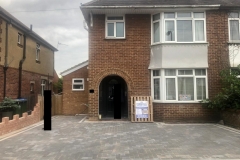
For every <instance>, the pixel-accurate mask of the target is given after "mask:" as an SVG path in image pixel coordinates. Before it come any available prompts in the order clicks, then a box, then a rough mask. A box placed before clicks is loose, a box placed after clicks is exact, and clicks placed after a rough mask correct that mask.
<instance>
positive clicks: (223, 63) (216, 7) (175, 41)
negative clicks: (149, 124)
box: [63, 0, 240, 122]
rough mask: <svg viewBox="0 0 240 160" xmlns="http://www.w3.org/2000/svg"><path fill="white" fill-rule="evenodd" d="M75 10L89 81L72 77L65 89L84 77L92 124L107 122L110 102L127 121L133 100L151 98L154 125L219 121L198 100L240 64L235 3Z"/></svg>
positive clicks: (139, 1) (184, 1)
mask: <svg viewBox="0 0 240 160" xmlns="http://www.w3.org/2000/svg"><path fill="white" fill-rule="evenodd" d="M80 9H81V11H82V14H83V16H84V18H85V21H86V23H87V25H88V32H89V60H88V76H87V77H83V76H82V75H78V74H77V72H78V71H76V70H74V73H76V74H77V75H74V76H72V78H71V79H69V80H68V83H71V82H72V85H73V84H74V79H75V78H84V79H86V78H88V86H86V84H85V86H84V87H85V89H84V91H85V93H86V94H87V95H88V105H89V109H88V114H89V119H90V120H98V118H99V115H101V116H102V118H104V117H110V118H113V117H114V110H113V108H114V103H113V98H118V99H121V116H122V118H124V117H128V118H130V105H131V104H130V103H131V96H151V97H152V99H153V116H154V121H163V122H178V121H180V122H214V121H218V120H219V119H218V114H216V112H214V111H213V110H209V109H207V108H203V107H202V105H201V104H200V103H199V101H201V100H202V99H206V98H211V97H213V96H215V95H216V94H217V93H218V92H219V91H220V89H221V83H220V76H219V73H220V71H221V70H222V69H224V68H227V67H236V66H237V65H238V64H239V63H240V59H239V57H240V55H238V53H239V46H240V45H239V43H240V36H239V30H240V25H239V23H240V1H238V0H221V1H220V0H211V1H205V0H198V1H194V0H181V1H165V0H150V1H145V0H134V1H129V0H121V1H112V0H97V1H91V2H89V3H86V4H82V5H81V6H80ZM234 48H237V50H235V49H234ZM233 55H234V56H233ZM81 69H82V68H81ZM81 69H79V72H80V70H81ZM86 72H87V71H86ZM69 78H70V76H69ZM63 81H64V80H63ZM84 83H85V81H84ZM68 86H71V84H69V85H68ZM87 87H88V90H86V88H87ZM70 88H71V87H69V89H70ZM63 92H65V91H64V89H63ZM71 92H72V93H71ZM71 92H70V91H69V92H68V93H71V94H74V92H73V91H71ZM117 92H118V93H120V94H118V97H114V95H113V93H117ZM82 94H84V93H83V92H82ZM81 96H83V95H81ZM69 97H71V95H69ZM77 98H79V99H80V97H77ZM86 100H87V99H86ZM86 100H84V101H86ZM64 101H67V99H63V103H67V102H64ZM69 103H70V102H69ZM72 106H74V104H73V105H70V106H68V107H67V109H68V110H72V114H73V113H74V114H75V113H77V111H79V110H76V112H75V108H74V107H72Z"/></svg>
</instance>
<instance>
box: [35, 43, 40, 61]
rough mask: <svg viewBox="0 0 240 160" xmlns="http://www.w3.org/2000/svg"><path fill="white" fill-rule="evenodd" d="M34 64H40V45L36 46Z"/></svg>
mask: <svg viewBox="0 0 240 160" xmlns="http://www.w3.org/2000/svg"><path fill="white" fill-rule="evenodd" d="M36 62H40V44H38V43H37V46H36Z"/></svg>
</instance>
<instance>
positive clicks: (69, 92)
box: [61, 61, 89, 115]
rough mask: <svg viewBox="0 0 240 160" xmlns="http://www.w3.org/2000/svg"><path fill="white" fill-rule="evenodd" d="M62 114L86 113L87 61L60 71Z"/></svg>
mask: <svg viewBox="0 0 240 160" xmlns="http://www.w3.org/2000/svg"><path fill="white" fill-rule="evenodd" d="M61 75H62V77H63V109H62V114H64V115H75V114H86V113H88V103H89V102H88V92H89V91H88V61H85V62H82V63H80V64H78V65H76V66H74V67H71V68H69V69H67V70H66V71H63V72H61Z"/></svg>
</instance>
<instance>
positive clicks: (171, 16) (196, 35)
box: [152, 12, 206, 43]
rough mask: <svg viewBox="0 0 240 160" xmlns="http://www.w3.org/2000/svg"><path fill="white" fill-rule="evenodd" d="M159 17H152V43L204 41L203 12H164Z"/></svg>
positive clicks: (156, 15)
mask: <svg viewBox="0 0 240 160" xmlns="http://www.w3.org/2000/svg"><path fill="white" fill-rule="evenodd" d="M161 15H162V16H160V13H158V14H154V15H152V27H153V28H152V37H153V40H152V42H153V43H158V42H160V41H162V42H205V41H206V36H205V13H204V12H164V13H162V14H161ZM161 17H162V20H161ZM161 22H162V24H163V25H162V26H163V27H162V29H161V28H160V26H161V25H160V24H161ZM161 32H162V34H161ZM161 36H162V37H161ZM161 39H162V40H161Z"/></svg>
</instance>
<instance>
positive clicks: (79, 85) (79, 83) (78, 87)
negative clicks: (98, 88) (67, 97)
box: [72, 78, 84, 91]
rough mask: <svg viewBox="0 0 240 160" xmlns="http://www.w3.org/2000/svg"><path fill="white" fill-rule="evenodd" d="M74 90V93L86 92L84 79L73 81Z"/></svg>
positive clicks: (74, 79)
mask: <svg viewBox="0 0 240 160" xmlns="http://www.w3.org/2000/svg"><path fill="white" fill-rule="evenodd" d="M72 90H73V91H83V90H84V79H83V78H73V79H72Z"/></svg>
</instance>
